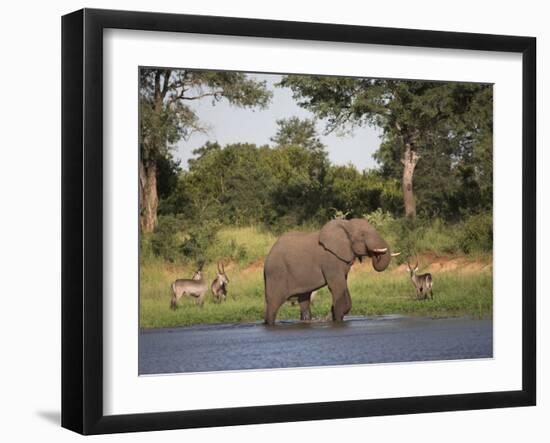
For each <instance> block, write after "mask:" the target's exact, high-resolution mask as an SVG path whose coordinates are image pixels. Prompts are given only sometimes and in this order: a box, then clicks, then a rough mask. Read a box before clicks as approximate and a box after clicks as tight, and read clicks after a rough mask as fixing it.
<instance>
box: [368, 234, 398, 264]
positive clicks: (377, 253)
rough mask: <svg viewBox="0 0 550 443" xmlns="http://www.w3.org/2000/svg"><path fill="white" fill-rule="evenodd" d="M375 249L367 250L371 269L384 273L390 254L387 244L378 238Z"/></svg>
mask: <svg viewBox="0 0 550 443" xmlns="http://www.w3.org/2000/svg"><path fill="white" fill-rule="evenodd" d="M377 240H378V241H377V242H376V247H371V248H369V252H370V254H369V255H370V256H371V258H372V267H373V268H374V269H375V270H377V271H378V272H382V271H384V270H385V269H386V268H387V267H388V265H389V264H390V261H391V257H392V254H391V253H390V248H389V246H388V244H387V243H386V242H385V241H384V240H383V239H382V238H381V237H378V238H377Z"/></svg>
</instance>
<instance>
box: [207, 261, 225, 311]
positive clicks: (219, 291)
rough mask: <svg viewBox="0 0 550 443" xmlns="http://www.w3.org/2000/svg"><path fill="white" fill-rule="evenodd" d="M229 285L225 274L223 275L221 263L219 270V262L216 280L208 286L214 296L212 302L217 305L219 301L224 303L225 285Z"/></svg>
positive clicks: (223, 269) (223, 270)
mask: <svg viewBox="0 0 550 443" xmlns="http://www.w3.org/2000/svg"><path fill="white" fill-rule="evenodd" d="M228 284H229V278H227V274H226V273H225V268H224V267H223V263H221V268H220V262H218V273H217V274H216V278H215V279H214V281H213V282H212V284H211V285H210V289H211V290H212V295H213V296H214V300H215V301H217V302H218V303H219V302H221V301H225V299H226V298H227V285H228Z"/></svg>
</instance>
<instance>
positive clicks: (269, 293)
mask: <svg viewBox="0 0 550 443" xmlns="http://www.w3.org/2000/svg"><path fill="white" fill-rule="evenodd" d="M286 299H287V294H286V288H283V287H282V286H280V285H274V284H268V285H267V288H266V295H265V317H264V321H265V324H267V325H269V326H273V325H274V324H275V318H276V317H277V312H278V311H279V308H280V307H281V305H282V304H283V303H284V302H285V301H286Z"/></svg>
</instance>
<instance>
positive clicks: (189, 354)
mask: <svg viewBox="0 0 550 443" xmlns="http://www.w3.org/2000/svg"><path fill="white" fill-rule="evenodd" d="M535 59H536V40H535V39H534V38H531V37H517V36H500V35H485V34H466V33H453V32H439V31H423V30H412V29H389V28H375V27H362V26H349V25H340V24H320V23H299V22H282V21H271V20H256V19H244V18H230V17H210V16H191V15H176V14H161V13H148V12H127V11H109V10H95V9H84V10H80V11H76V12H74V13H71V14H68V15H66V16H64V17H63V20H62V174H63V177H62V188H63V190H62V198H63V207H62V221H63V225H62V255H63V261H62V271H63V275H62V283H63V289H62V426H64V427H66V428H68V429H71V430H73V431H76V432H79V433H82V434H102V433H115V432H131V431H148V430H161V429H178V428H192V427H211V426H228V425H238V424H252V423H273V422H283V421H301V420H319V419H330V418H346V417H360V416H376V415H390V414H411V413H423V412H435V411H454V410H465V409H484V408H499V407H515V406H530V405H535V403H536V372H535V368H536V353H535V350H536V342H535V339H536V337H535V331H536V325H535V320H536V316H535V305H536V303H535V300H536V284H535V282H536V275H535V260H536V229H535V228H536V216H535V215H536V214H535V211H536V209H535V202H536V177H535V131H536V125H535V121H536V118H535V110H536V104H535V96H536V94H535V73H536V69H535Z"/></svg>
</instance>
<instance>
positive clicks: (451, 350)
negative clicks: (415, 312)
mask: <svg viewBox="0 0 550 443" xmlns="http://www.w3.org/2000/svg"><path fill="white" fill-rule="evenodd" d="M492 356H493V322H492V320H472V319H468V318H442V319H432V318H425V317H404V316H394V315H392V316H379V317H346V320H345V321H344V322H343V323H341V324H334V323H332V322H312V323H300V322H293V321H288V322H285V321H283V322H280V323H278V324H277V325H276V326H273V327H266V326H265V325H263V324H261V323H244V324H243V323H239V324H223V325H200V326H191V327H182V328H163V329H146V330H141V331H140V335H139V373H140V374H163V373H177V372H205V371H221V370H239V369H260V368H292V367H304V366H328V365H330V366H334V365H345V364H364V363H390V362H414V361H429V360H456V359H472V358H491V357H492Z"/></svg>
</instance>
